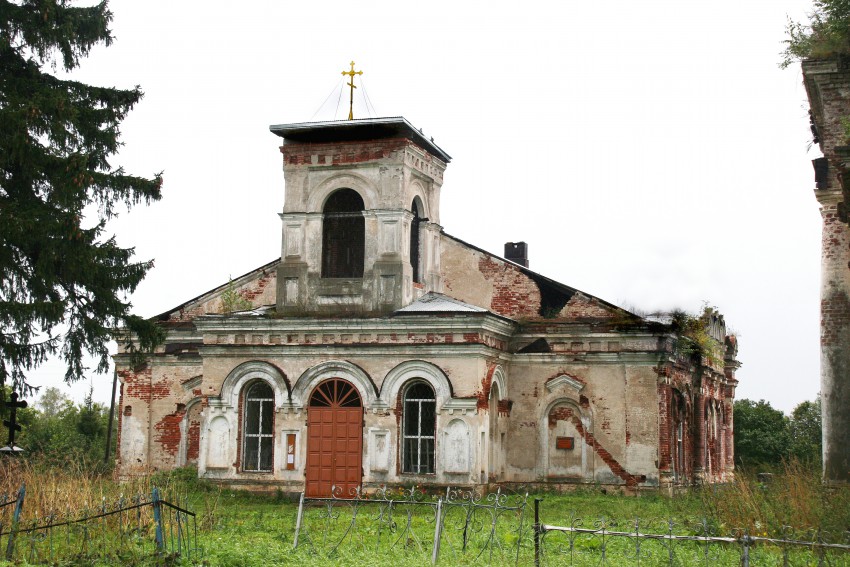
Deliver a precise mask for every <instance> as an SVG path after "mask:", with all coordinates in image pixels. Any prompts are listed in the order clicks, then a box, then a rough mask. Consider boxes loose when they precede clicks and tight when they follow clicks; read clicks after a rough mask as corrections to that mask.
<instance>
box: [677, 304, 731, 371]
mask: <svg viewBox="0 0 850 567" xmlns="http://www.w3.org/2000/svg"><path fill="white" fill-rule="evenodd" d="M670 316H671V319H672V320H671V323H670V324H671V326H672V327H673V330H674V331H675V332H676V333H677V335H678V337H677V339H676V344H675V346H674V348H675V350H676V352H677V353H679V354H681V355H684V356H687V357H691V358H693V359H695V360H697V361H699V362H700V363H702V361H703V360H705V361H706V362H707V363H708V365H709V366H722V365H723V356H724V350H723V349H724V345H723V343H721V342H720V341H718V340H717V339H715V338H714V337H712V336H711V333H710V329H711V320H712V318H713V317H717V316H718V312H717V308H716V307H712V306H710V305H708V304H705V305H703V308H702V312H701V313H700V314H699V315H692V314H691V313H688V312H686V311H682V310H676V311H673V312H672V313H671V314H670Z"/></svg>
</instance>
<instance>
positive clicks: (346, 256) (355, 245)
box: [322, 189, 366, 278]
mask: <svg viewBox="0 0 850 567" xmlns="http://www.w3.org/2000/svg"><path fill="white" fill-rule="evenodd" d="M364 208H365V207H364V205H363V199H362V197H360V195H359V194H358V193H357V191H354V190H352V189H339V190H337V191H334V192H333V193H332V194H331V196H330V197H329V198H328V200H327V201H326V202H325V208H324V209H323V210H322V277H323V278H362V277H363V249H364V242H365V239H366V225H365V221H364V219H363V209H364Z"/></svg>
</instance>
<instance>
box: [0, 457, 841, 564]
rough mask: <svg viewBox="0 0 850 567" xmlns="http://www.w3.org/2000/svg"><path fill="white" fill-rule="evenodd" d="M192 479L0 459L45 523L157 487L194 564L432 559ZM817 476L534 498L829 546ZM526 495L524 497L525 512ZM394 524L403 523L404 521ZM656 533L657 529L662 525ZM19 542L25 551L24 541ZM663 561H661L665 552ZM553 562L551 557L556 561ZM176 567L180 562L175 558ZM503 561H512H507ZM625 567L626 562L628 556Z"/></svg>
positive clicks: (787, 472) (728, 557) (527, 549)
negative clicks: (194, 529)
mask: <svg viewBox="0 0 850 567" xmlns="http://www.w3.org/2000/svg"><path fill="white" fill-rule="evenodd" d="M196 475H197V471H196V470H195V469H192V468H186V469H180V470H177V471H173V472H170V473H159V474H156V475H153V476H148V477H142V478H136V479H134V480H132V481H129V482H126V483H123V484H119V483H116V482H114V481H112V480H111V479H109V478H108V477H106V476H97V475H91V474H89V473H88V472H87V471H83V470H72V469H67V468H66V469H61V470H60V469H55V468H51V467H43V466H33V465H32V464H31V463H28V462H26V461H18V460H11V461H9V460H7V461H0V492H5V493H10V492H14V491H15V490H17V488H18V487H19V486H20V484H21V483H23V482H26V484H27V500H26V505H25V508H24V510H25V515H24V518H25V520H26V519H27V518H34V517H36V516H38V517H41V518H43V517H45V516H46V515H47V514H49V513H51V512H53V511H56V510H62V511H69V512H72V513H83V512H84V511H85V510H86V509H91V508H92V507H95V506H96V505H97V504H99V503H100V502H102V501H104V499H105V500H106V501H108V502H111V501H114V500H115V499H116V498H118V497H119V495H122V494H123V495H124V496H125V497H127V496H131V495H133V494H136V493H143V494H144V493H149V491H150V487H151V485H154V484H155V485H158V486H159V487H160V488H161V489H162V490H163V494H164V497H165V498H166V499H167V500H170V501H175V500H178V499H179V500H180V501H181V502H187V506H188V507H189V508H190V509H192V510H193V511H195V512H196V513H198V528H199V533H198V536H199V544H200V547H201V548H202V550H203V557H202V558H201V560H202V561H198V558H196V559H195V561H193V562H192V564H200V563H203V564H206V565H216V566H220V565H221V566H228V565H233V566H237V565H238V566H245V567H251V566H266V565H283V564H298V565H306V566H325V567H327V566H329V565H387V566H393V567H401V566H404V565H423V564H428V563H429V561H430V556H429V554H428V552H427V551H425V552H423V551H420V550H419V549H418V548H417V546H416V545H415V542H413V541H408V542H406V543H405V542H402V543H401V544H398V545H396V546H394V547H393V549H392V551H391V552H390V553H378V552H376V551H375V545H374V543H375V542H374V541H373V540H372V539H370V538H372V537H374V535H375V534H372V533H359V532H358V533H356V534H353V538H352V539H351V540H349V543H348V544H346V546H345V547H344V548H342V549H341V550H340V551H338V552H337V553H335V554H332V555H331V556H330V557H328V556H327V555H326V554H325V552H323V551H322V550H323V549H324V548H323V547H322V546H323V542H322V541H321V540H315V541H313V545H312V546H311V545H303V546H301V547H299V549H297V550H293V547H292V545H293V535H294V528H295V518H296V514H297V504H296V503H294V502H291V501H290V500H288V499H286V498H284V497H283V495H282V494H278V495H277V496H276V497H268V496H257V495H253V494H248V493H241V492H231V491H222V490H220V489H219V488H218V487H216V486H214V485H210V484H209V483H207V482H205V481H200V480H198V479H197V478H196ZM819 475H820V473H819V471H818V470H815V469H813V468H812V467H808V466H805V465H803V464H801V463H799V462H796V461H790V462H789V463H788V464H787V465H786V467H785V468H784V469H783V470H781V471H779V472H778V473H777V474H776V475H775V476H774V477H773V480H772V482H769V483H764V482H759V480H758V479H757V478H755V477H753V476H750V475H739V477H738V479H737V480H736V481H735V482H734V483H731V484H728V485H724V486H705V487H703V488H696V489H693V490H691V491H689V492H685V493H680V494H677V495H676V496H674V497H668V496H664V495H662V494H658V493H643V494H640V495H639V496H637V497H627V496H619V495H617V494H613V493H608V494H605V493H603V491H602V490H601V489H600V488H598V487H592V486H588V487H585V488H582V489H579V490H577V491H576V492H573V493H569V494H544V495H541V497H542V498H543V503H542V516H541V519H542V520H543V521H544V522H545V523H547V524H554V525H571V523H572V522H573V521H576V520H578V519H582V520H583V524H582V527H592V526H593V525H594V523H595V522H596V521H598V520H600V519H602V518H605V520H606V522H618V523H617V525H618V526H620V527H623V528H626V527H628V526H632V525H633V522H634V520H635V519H636V518H640V520H641V522H642V524H641V525H643V526H647V527H649V526H655V527H659V528H661V527H663V526H666V520H672V521H673V522H674V529H675V530H676V532H677V533H679V532H687V531H688V530H689V529H692V527H693V526H695V525H698V522H697V521H698V520H701V519H705V520H707V524H705V525H708V526H710V528H711V530H712V531H713V533H716V534H717V535H730V534H732V533H735V530H743V529H748V530H750V533H751V534H752V535H764V534H773V535H775V534H778V533H781V530H782V527H783V526H795V527H796V528H799V529H800V530H806V529H814V528H820V529H822V530H825V531H824V532H823V534H822V535H823V537H824V539H826V540H829V539H831V537H832V536H833V535H835V534H837V535H838V536H839V537H840V534H841V533H842V530H844V529H846V527H847V526H848V525H850V489H848V488H842V489H834V488H833V489H829V488H825V487H823V485H822V483H821V482H820V477H819ZM533 498H534V496H532V497H531V498H529V513H530V512H531V508H530V507H531V503H532V502H533ZM314 512H318V510H314ZM339 512H340V514H341V516H340V518H341V519H342V521H341V522H340V523H339V525H340V529H342V530H344V529H346V528H347V527H348V525H349V522H348V521H347V520H346V518H345V517H344V514H347V513H348V511H347V510H346V508H345V507H342V508H340V509H339ZM364 513H365V512H364ZM530 517H531V516H530V515H529V516H528V518H530ZM396 520H397V521H400V522H402V525H403V523H404V521H405V519H404V515H402V516H400V517H398V518H396ZM364 521H365V518H364ZM695 522H697V523H695ZM364 525H365V524H364ZM608 525H611V524H608ZM96 527H97V526H96V525H95V524H92V525H91V528H92V529H95V528H96ZM399 527H401V526H399ZM424 527H425V528H427V530H425V531H423V534H425V533H430V534H431V536H432V534H433V523H431V524H427V525H425V526H424ZM355 529H361V524H360V523H358V524H357V527H356V528H355ZM609 529H611V528H609ZM629 529H631V528H629ZM644 531H645V530H644ZM661 531H662V533H663V532H664V530H663V529H662V530H661ZM526 533H527V536H526V537H529V540H528V541H527V542H526V543H524V544H523V546H522V548H521V551H520V564H521V565H527V564H530V563H531V559H532V548H531V545H530V544H531V541H530V532H526ZM798 533H802V534H805V532H798ZM810 533H811V532H810ZM146 535H148V536H149V535H150V534H146ZM423 537H428V536H426V535H423ZM505 537H506V538H508V539H506V540H505V541H504V542H503V543H504V544H505V545H506V547H509V545H510V543H511V541H509V539H510V537H511V536H510V535H509V534H508V535H506V536H505ZM23 541H24V540H22V542H23ZM513 541H515V540H513ZM550 541H551V544H550V545H551V546H552V547H551V548H550V551H554V550H555V549H556V545H557V540H556V539H555V538H552V539H551V540H550ZM425 543H427V542H425ZM576 544H577V548H576V550H577V551H578V552H582V553H586V554H588V555H587V557H588V559H587V561H588V564H598V561H599V553H598V551H599V550H598V545H599V538H592V537H584V538H583V539H578V540H576ZM19 545H21V546H24V547H23V549H26V548H25V546H26V545H27V543H26V542H24V543H21V544H19ZM651 545H652V544H651V542H646V546H647V547H648V548H649V547H651ZM633 546H634V543H633V542H625V543H623V544H622V545H621V543H618V542H611V545H610V547H609V548H608V553H609V559H608V561H609V564H616V557H618V555H617V554H619V553H621V552H629V550H631V552H633V551H634V547H633ZM426 547H427V546H426ZM692 547H693V549H691V548H690V547H688V546H687V545H682V546H680V547H678V548H677V554H678V555H677V556H678V558H679V560H680V561H682V562H683V564H696V563H697V562H699V561H701V560H702V558H703V557H702V555H700V553H701V550H702V548H700V547H699V546H692ZM621 548H622V549H621ZM760 553H762V554H772V555H770V557H771V559H770V561H768V562H767V563H759V564H779V563H777V560H779V559H781V558H779V557H778V552H777V550H776V549H768V548H764V549H762V550H761V551H760ZM802 553H804V554H808V555H805V556H804V557H801V558H799V563H795V564H807V565H808V564H815V563H816V556H815V555H814V554H813V552H812V551H810V550H803V551H802ZM712 554H713V556H714V557H716V559H717V564H734V563H736V562H737V560H738V559H739V555H738V551H737V550H736V548H735V547H734V546H732V547H730V548H723V547H718V548H716V549H712ZM626 557H628V556H626ZM661 557H666V555H663V554H662V556H661ZM762 557H764V555H763V556H762ZM591 558H592V560H591ZM841 558H843V559H844V560H848V561H850V556H847V555H842V556H841ZM840 560H841V559H840ZM157 561H159V563H158V562H157ZM482 561H486V560H482V559H481V558H477V557H476V552H475V551H472V552H467V553H462V552H460V551H459V550H457V549H451V548H449V547H447V548H446V549H443V550H442V551H441V563H442V564H458V565H480V564H481V563H482ZM552 561H556V558H555V557H554V556H552ZM169 563H171V562H169ZM176 563H177V564H182V563H181V562H180V561H177V562H176ZM510 563H513V561H512V558H511V561H510ZM58 564H74V565H95V564H103V562H102V561H101V562H100V563H98V562H97V560H96V559H94V558H93V557H92V556H90V555H89V556H82V555H78V556H75V557H74V558H72V559H70V558H69V561H64V562H63V561H60V562H59V563H58ZM129 564H134V565H143V564H164V563H162V562H161V558H160V559H156V558H153V557H149V558H148V559H145V558H136V559H134V561H133V562H132V563H129ZM187 564H189V563H187ZM495 564H499V561H498V560H497V561H495ZM580 564H584V563H580ZM629 564H633V557H632V559H630V560H629ZM839 564H841V563H839Z"/></svg>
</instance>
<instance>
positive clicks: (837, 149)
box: [803, 59, 850, 484]
mask: <svg viewBox="0 0 850 567" xmlns="http://www.w3.org/2000/svg"><path fill="white" fill-rule="evenodd" d="M803 76H804V81H805V85H806V93H807V94H808V97H809V102H810V104H811V118H812V130H813V133H814V136H815V142H816V143H817V144H818V145H819V146H820V149H821V151H822V152H823V155H824V157H822V158H818V159H815V160H813V165H814V167H815V180H816V188H815V197H816V198H817V200H818V202H819V203H820V205H821V215H822V216H823V240H822V250H821V403H822V408H823V409H822V411H823V474H824V481H825V482H827V483H830V484H839V483H840V484H844V483H848V482H850V227H848V214H847V207H848V203H850V145H848V143H850V140H848V137H847V133H846V131H845V127H844V124H843V123H842V122H843V121H846V120H847V119H848V117H850V61H846V60H842V59H830V60H809V61H803Z"/></svg>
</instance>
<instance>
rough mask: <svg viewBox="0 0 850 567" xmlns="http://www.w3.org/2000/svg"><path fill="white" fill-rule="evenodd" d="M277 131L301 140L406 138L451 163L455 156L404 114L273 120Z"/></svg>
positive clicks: (284, 135) (279, 134)
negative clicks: (283, 121)
mask: <svg viewBox="0 0 850 567" xmlns="http://www.w3.org/2000/svg"><path fill="white" fill-rule="evenodd" d="M269 130H271V131H272V132H273V133H274V134H277V135H278V136H280V137H281V138H283V139H284V140H287V141H290V140H291V141H293V142H302V143H322V142H354V141H359V140H379V139H382V138H407V139H408V140H410V141H412V142H414V143H415V144H416V145H418V146H421V147H422V148H423V149H424V150H426V151H427V152H428V153H430V154H431V155H433V156H434V157H437V158H439V159H441V160H443V161H444V162H446V163H449V162H450V161H451V159H452V157H451V156H450V155H449V154H447V153H446V152H444V151H443V150H442V149H441V148H440V147H439V146H438V145H437V144H435V143H434V141H433V139H429V138H427V137H426V136H425V134H423V133H422V130H421V129H420V130H417V129H416V128H414V127H413V124H411V123H410V122H408V121H407V119H406V118H404V117H403V116H392V117H387V118H360V119H355V120H333V121H327V122H301V123H298V124H272V125H271V126H269Z"/></svg>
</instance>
